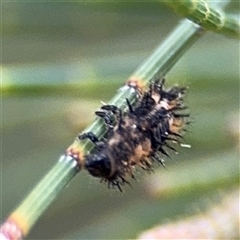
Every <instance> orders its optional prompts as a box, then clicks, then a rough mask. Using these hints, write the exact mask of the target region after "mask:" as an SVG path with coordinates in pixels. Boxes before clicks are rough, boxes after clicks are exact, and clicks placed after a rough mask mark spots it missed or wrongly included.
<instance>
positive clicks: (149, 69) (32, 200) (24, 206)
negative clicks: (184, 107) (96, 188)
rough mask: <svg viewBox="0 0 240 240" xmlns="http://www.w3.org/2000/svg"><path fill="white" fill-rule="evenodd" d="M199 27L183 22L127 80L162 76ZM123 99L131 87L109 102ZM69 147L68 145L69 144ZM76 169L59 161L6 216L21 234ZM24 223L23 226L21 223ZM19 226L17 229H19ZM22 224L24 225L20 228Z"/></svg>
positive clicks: (97, 128)
mask: <svg viewBox="0 0 240 240" xmlns="http://www.w3.org/2000/svg"><path fill="white" fill-rule="evenodd" d="M201 33H203V31H202V29H201V27H199V26H198V25H196V24H194V23H192V22H190V21H188V20H184V21H182V22H181V23H180V24H179V26H177V28H176V29H175V30H174V31H173V32H172V33H171V34H170V35H169V36H168V37H167V38H166V40H165V41H164V42H163V43H162V44H161V45H160V46H159V47H158V48H157V49H156V50H155V51H154V52H153V54H152V55H151V56H150V57H149V58H148V59H147V60H146V61H145V62H144V63H143V64H142V65H141V66H140V67H139V68H138V69H137V70H136V71H135V72H134V74H133V75H132V76H131V77H130V79H131V78H134V79H136V78H137V79H138V80H139V81H142V83H143V84H147V83H148V82H149V81H150V80H151V79H152V78H153V77H154V76H156V75H159V76H163V75H165V74H166V73H167V72H168V71H169V70H170V69H171V68H172V66H173V65H174V64H175V63H176V61H177V60H178V59H179V58H180V57H181V55H182V54H183V53H184V52H185V51H186V50H187V49H188V48H189V47H190V46H191V45H192V44H193V43H194V42H195V41H196V40H197V39H198V38H199V37H200V36H201ZM126 98H128V99H129V100H130V101H131V102H132V103H134V102H135V101H136V91H134V88H132V87H130V86H128V85H125V86H123V87H122V88H120V89H119V91H118V93H117V94H116V96H115V97H114V98H113V99H112V100H111V101H110V102H109V103H110V104H114V105H116V106H118V107H120V108H121V109H124V108H125V107H126V100H125V99H126ZM88 131H92V132H94V133H95V134H96V135H97V136H98V137H102V136H103V135H104V134H105V132H106V130H105V126H104V124H103V122H102V121H101V120H100V119H96V120H95V121H94V122H93V124H92V125H90V126H89V127H88V128H87V129H86V130H85V132H88ZM71 146H72V145H71ZM73 148H75V149H79V151H82V153H83V154H85V153H86V152H87V151H89V150H91V149H92V148H93V145H92V144H91V143H90V142H89V141H84V142H80V141H78V140H75V142H74V143H73ZM77 172H78V166H77V164H76V160H75V159H74V158H72V157H71V156H70V155H66V156H64V157H61V158H60V161H58V162H57V164H56V165H55V166H54V167H53V168H52V169H51V170H50V171H49V173H48V174H47V175H46V176H45V177H44V178H43V180H42V181H41V182H40V183H39V184H38V185H37V186H36V187H35V188H34V189H33V191H32V192H31V193H30V194H29V195H28V196H27V197H26V199H25V200H24V201H23V202H22V203H21V204H20V206H19V207H18V208H17V209H16V210H15V211H14V212H13V213H12V214H11V215H10V219H11V220H14V221H15V222H16V223H17V224H16V227H18V228H20V229H21V230H22V232H23V235H26V234H27V233H28V232H29V230H30V229H31V227H32V226H33V224H34V223H35V222H36V220H37V219H38V218H39V217H40V216H41V215H42V213H43V212H44V211H45V210H46V208H47V207H48V206H49V205H50V203H51V202H52V201H53V200H54V199H55V198H56V197H57V195H58V194H59V193H60V191H61V190H62V189H63V187H64V186H65V185H66V184H67V183H68V182H69V181H70V180H71V179H72V178H73V177H74V176H75V175H76V173H77ZM22 223H24V224H22ZM19 225H20V226H19ZM22 225H24V226H22Z"/></svg>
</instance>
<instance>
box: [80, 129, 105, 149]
mask: <svg viewBox="0 0 240 240" xmlns="http://www.w3.org/2000/svg"><path fill="white" fill-rule="evenodd" d="M77 138H78V139H79V140H85V139H89V140H90V141H91V142H92V143H93V144H94V145H95V146H96V147H97V149H98V150H101V149H102V147H103V146H104V144H105V143H104V142H103V141H99V140H98V138H97V136H96V135H95V134H94V133H93V132H87V133H83V134H80V135H78V137H77Z"/></svg>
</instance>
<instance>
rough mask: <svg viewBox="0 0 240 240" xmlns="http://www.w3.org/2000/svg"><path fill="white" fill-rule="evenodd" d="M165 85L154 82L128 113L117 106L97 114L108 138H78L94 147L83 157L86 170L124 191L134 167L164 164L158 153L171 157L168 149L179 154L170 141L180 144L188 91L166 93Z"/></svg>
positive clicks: (174, 90)
mask: <svg viewBox="0 0 240 240" xmlns="http://www.w3.org/2000/svg"><path fill="white" fill-rule="evenodd" d="M164 83H165V80H164V79H158V80H156V81H154V82H152V83H151V84H150V86H149V89H148V91H145V92H143V93H142V94H141V96H140V97H139V100H138V102H137V103H136V106H135V107H133V106H132V105H131V104H130V102H129V100H128V99H126V102H127V106H128V111H127V112H126V113H123V112H122V111H121V110H120V109H119V108H117V107H116V106H114V105H104V106H102V107H101V110H100V111H97V112H95V114H96V115H97V116H99V117H101V118H102V119H103V120H104V122H105V124H106V127H107V129H108V133H107V136H106V137H105V139H104V140H99V139H98V138H97V137H96V136H95V135H94V134H93V133H92V132H87V133H83V134H80V135H79V136H78V139H79V140H84V139H89V140H91V141H92V142H93V143H94V144H95V150H94V152H93V153H91V154H88V155H86V156H85V157H84V167H85V169H86V170H87V171H88V172H89V173H90V174H91V175H92V176H94V177H98V178H101V180H102V181H106V182H108V186H113V187H114V186H117V187H118V189H119V190H120V191H121V186H122V185H124V184H125V183H128V181H127V180H126V179H127V176H128V175H129V176H131V177H133V178H134V175H133V172H134V168H135V166H140V167H141V168H143V169H145V170H150V169H152V165H153V162H154V161H157V162H159V163H161V164H162V165H164V161H163V159H162V158H161V157H159V154H158V153H160V154H161V155H165V156H169V154H168V153H167V151H166V148H169V149H172V150H174V151H175V152H176V150H175V148H174V147H173V146H171V142H175V143H178V144H180V142H181V138H182V129H183V127H184V126H185V125H186V124H187V123H188V117H189V113H188V112H187V113H186V110H188V109H187V107H186V106H185V105H184V103H183V97H184V94H185V91H186V88H184V87H178V86H174V87H172V88H170V89H168V90H165V88H164Z"/></svg>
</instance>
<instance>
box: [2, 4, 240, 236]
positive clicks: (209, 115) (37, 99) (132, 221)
mask: <svg viewBox="0 0 240 240" xmlns="http://www.w3.org/2000/svg"><path fill="white" fill-rule="evenodd" d="M1 7H2V98H1V101H2V128H1V136H2V138H1V141H2V143H1V144H2V145H1V147H2V149H1V152H2V154H1V158H2V159H1V160H2V161H1V164H2V165H1V169H2V171H1V174H2V176H1V181H2V182H1V186H2V188H1V195H2V197H1V201H2V202H1V207H2V218H3V219H5V218H6V217H7V215H8V214H9V213H10V212H11V211H12V210H13V209H14V208H15V207H16V206H17V205H18V204H19V202H20V201H21V200H22V199H23V198H24V196H25V195H26V194H27V193H28V192H29V191H30V190H31V189H32V188H33V186H34V185H35V184H36V183H37V182H38V181H39V180H40V179H41V178H42V176H43V175H44V174H45V173H47V171H48V170H49V169H50V168H51V167H52V166H53V165H54V163H55V162H56V161H57V159H58V157H59V156H60V155H61V154H62V153H64V151H65V149H66V148H67V147H68V146H69V145H70V144H71V143H72V141H73V140H74V138H75V136H76V135H77V133H78V132H80V131H81V130H82V129H83V128H84V127H86V126H87V125H88V124H89V123H91V121H92V120H93V119H94V114H93V112H94V111H95V110H96V109H98V108H99V106H100V105H101V103H100V101H104V102H107V101H108V100H109V99H111V98H112V97H113V96H114V94H115V92H116V90H117V89H118V87H119V86H121V85H122V84H123V83H124V82H125V80H126V79H127V78H128V76H129V75H131V73H133V72H134V71H135V69H136V68H137V67H138V66H139V65H140V64H141V63H142V62H143V61H144V60H145V59H146V58H147V57H148V56H149V55H150V54H151V53H152V51H153V50H154V49H155V48H156V46H157V45H158V44H159V43H160V42H161V41H162V40H163V39H164V38H165V37H166V36H167V34H168V33H170V32H171V31H172V30H173V28H174V27H175V26H176V25H177V23H178V21H179V20H180V18H179V17H178V16H176V15H175V14H174V13H172V12H171V11H170V10H169V9H167V8H165V6H164V5H161V4H159V3H154V2H149V3H146V2H132V3H127V2H120V3H114V2H109V3H104V2H72V3H70V2H57V1H56V2H38V1H31V2H21V1H18V2H10V1H4V2H2V4H1ZM231 8H232V9H233V10H235V11H236V6H234V5H231V7H230V8H228V10H229V11H231V10H232V9H231ZM237 10H239V9H237ZM167 80H168V81H167V83H168V84H169V85H170V84H181V85H185V86H189V91H188V94H187V100H186V102H187V105H188V106H189V107H190V109H191V115H192V119H193V124H192V125H191V127H190V129H189V130H190V132H189V133H187V134H186V135H185V139H186V142H187V143H190V144H191V145H192V148H191V149H180V153H179V155H178V156H172V160H171V159H166V164H167V167H168V170H169V172H171V168H172V167H173V166H174V169H175V168H176V166H179V169H178V170H176V182H179V181H181V179H178V178H177V176H178V175H177V173H178V171H179V172H180V171H181V172H183V173H184V171H185V169H186V170H189V168H190V167H191V164H192V163H194V162H198V163H199V162H202V166H203V167H205V168H206V170H208V172H210V175H212V176H213V178H214V168H218V167H223V168H224V164H226V165H229V164H231V166H232V167H233V168H235V169H238V161H239V145H238V141H239V41H238V40H234V39H229V38H227V37H224V36H220V35H216V34H212V33H207V34H205V35H204V36H203V37H202V38H201V39H200V40H199V41H198V42H197V43H196V44H195V45H194V46H193V47H192V48H191V49H190V50H189V51H188V52H187V53H186V54H185V55H184V57H182V58H181V60H180V61H179V62H178V63H177V64H176V66H175V67H174V68H173V69H172V71H171V72H170V73H169V74H168V75H167ZM218 159H220V160H221V161H219V163H217V164H216V165H215V166H214V167H213V169H212V170H211V169H210V170H209V169H207V168H208V167H209V166H208V164H207V162H208V161H216V162H217V161H218ZM179 163H181V164H179ZM203 169H204V168H203ZM159 171H160V173H161V172H164V174H165V171H166V170H164V169H163V168H156V172H159ZM203 171H204V170H203ZM188 172H189V171H188ZM188 172H187V173H188ZM187 173H186V174H187ZM199 174H200V176H201V174H202V173H201V172H199ZM226 174H229V178H230V179H231V181H230V183H229V182H228V183H227V184H226V183H224V182H221V181H216V184H215V183H214V184H209V186H203V187H199V188H198V187H197V188H196V187H193V188H192V189H191V188H190V190H189V189H187V190H186V191H185V192H184V191H182V192H181V194H180V193H178V192H176V194H175V195H173V196H171V198H170V197H169V198H168V197H167V196H159V197H154V196H151V194H149V191H148V190H147V186H148V184H147V181H148V176H149V175H148V174H147V173H143V172H142V171H139V172H138V173H136V177H137V178H138V179H139V182H137V181H133V182H132V186H133V189H131V188H130V187H128V186H126V188H125V193H124V194H120V193H118V192H117V191H112V190H108V189H107V187H106V185H104V184H100V183H99V182H98V179H93V178H92V177H90V176H88V174H86V173H85V172H81V173H80V174H78V175H77V177H76V178H75V179H74V180H73V181H72V182H71V183H70V184H69V186H68V188H66V189H64V191H63V192H62V194H61V195H60V196H59V197H58V198H57V200H56V201H55V202H54V204H53V205H52V206H51V207H50V208H49V209H48V211H47V212H46V213H45V214H44V216H43V217H42V218H41V219H40V221H39V222H38V223H37V224H36V226H35V227H34V229H33V230H32V232H31V233H30V235H29V236H28V239H53V238H54V239H66V238H68V239H69V238H75V239H76V238H77V239H126V238H136V237H137V236H138V235H139V234H140V233H141V231H143V230H145V229H148V228H150V227H151V226H154V225H156V224H159V223H162V222H164V221H165V220H166V219H176V217H178V218H179V217H181V216H183V215H186V214H191V213H192V211H191V206H195V204H197V203H198V202H199V201H200V199H202V198H208V197H211V196H212V195H214V194H216V193H217V192H218V191H219V190H218V189H220V190H221V191H224V189H225V188H229V186H233V185H236V186H237V184H238V176H237V175H236V172H234V173H232V172H231V171H230V172H227V173H226ZM189 181H190V182H191V179H190V180H189ZM213 182H214V181H213ZM159 184H161V183H159ZM183 193H184V194H183ZM162 197H163V198H162ZM166 197H167V198H166ZM200 205H201V204H200ZM193 213H194V212H193Z"/></svg>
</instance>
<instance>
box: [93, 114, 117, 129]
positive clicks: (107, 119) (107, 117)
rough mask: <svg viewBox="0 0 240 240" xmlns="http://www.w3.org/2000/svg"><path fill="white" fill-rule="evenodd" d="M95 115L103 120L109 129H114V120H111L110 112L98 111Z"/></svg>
mask: <svg viewBox="0 0 240 240" xmlns="http://www.w3.org/2000/svg"><path fill="white" fill-rule="evenodd" d="M95 114H96V115H97V116H99V117H101V118H103V120H104V122H105V124H106V125H107V127H108V128H113V120H112V119H111V115H110V114H109V113H108V112H102V111H96V112H95Z"/></svg>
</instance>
